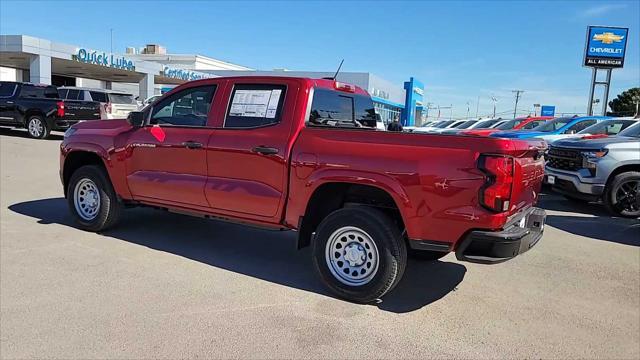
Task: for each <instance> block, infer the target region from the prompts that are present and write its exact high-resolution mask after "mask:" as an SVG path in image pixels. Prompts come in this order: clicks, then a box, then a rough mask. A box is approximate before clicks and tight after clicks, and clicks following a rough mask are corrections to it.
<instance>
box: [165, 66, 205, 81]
mask: <svg viewBox="0 0 640 360" xmlns="http://www.w3.org/2000/svg"><path fill="white" fill-rule="evenodd" d="M162 74H163V75H164V76H165V77H168V78H172V79H179V80H185V81H192V80H200V79H205V78H209V77H211V75H209V74H205V73H201V72H196V71H191V70H184V69H174V68H170V67H168V66H165V67H164V69H163V71H162Z"/></svg>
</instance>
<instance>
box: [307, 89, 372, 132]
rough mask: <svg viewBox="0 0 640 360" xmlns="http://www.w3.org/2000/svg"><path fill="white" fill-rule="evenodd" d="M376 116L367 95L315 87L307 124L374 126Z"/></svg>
mask: <svg viewBox="0 0 640 360" xmlns="http://www.w3.org/2000/svg"><path fill="white" fill-rule="evenodd" d="M378 116H379V115H378V114H377V113H376V111H375V108H374V107H373V102H372V101H371V98H369V97H368V96H364V95H357V94H350V93H342V92H339V91H334V90H328V89H322V88H316V89H315V90H314V94H313V103H312V104H311V113H310V115H309V122H308V125H309V126H328V127H355V128H375V127H376V122H377V120H378Z"/></svg>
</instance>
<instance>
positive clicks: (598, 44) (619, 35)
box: [584, 26, 629, 68]
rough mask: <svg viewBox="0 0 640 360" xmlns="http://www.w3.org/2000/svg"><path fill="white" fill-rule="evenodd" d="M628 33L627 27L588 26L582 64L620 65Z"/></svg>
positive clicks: (615, 66) (618, 66)
mask: <svg viewBox="0 0 640 360" xmlns="http://www.w3.org/2000/svg"><path fill="white" fill-rule="evenodd" d="M628 34H629V29H628V28H618V27H608V26H589V28H588V29H587V45H586V48H585V51H584V65H585V66H589V67H600V68H620V67H622V66H623V65H624V55H625V50H626V48H627V36H628Z"/></svg>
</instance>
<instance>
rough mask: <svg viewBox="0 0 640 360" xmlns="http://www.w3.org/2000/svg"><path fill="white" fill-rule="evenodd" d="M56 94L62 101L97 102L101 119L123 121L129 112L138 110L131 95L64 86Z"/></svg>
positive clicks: (136, 103)
mask: <svg viewBox="0 0 640 360" xmlns="http://www.w3.org/2000/svg"><path fill="white" fill-rule="evenodd" d="M58 94H59V95H60V98H61V99H64V100H88V101H97V102H99V103H100V105H101V106H100V110H101V117H102V119H124V118H126V117H127V116H128V115H129V113H130V112H132V111H137V110H139V107H138V102H137V101H136V99H135V97H134V96H133V95H132V94H127V93H123V92H118V91H114V90H105V89H90V88H81V87H74V86H64V87H59V88H58Z"/></svg>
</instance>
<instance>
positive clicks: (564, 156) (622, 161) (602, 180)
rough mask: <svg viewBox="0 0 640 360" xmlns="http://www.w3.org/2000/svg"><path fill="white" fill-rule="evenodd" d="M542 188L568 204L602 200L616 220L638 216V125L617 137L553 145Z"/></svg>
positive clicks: (639, 171)
mask: <svg viewBox="0 0 640 360" xmlns="http://www.w3.org/2000/svg"><path fill="white" fill-rule="evenodd" d="M544 181H545V183H546V184H549V185H551V187H552V189H553V190H554V191H555V192H558V193H561V194H563V195H564V196H565V197H567V198H569V199H572V200H584V201H598V200H602V202H603V203H604V205H605V206H606V207H607V209H608V210H609V211H610V212H611V213H613V214H614V215H616V216H623V217H631V218H636V217H639V216H640V123H636V124H634V125H632V126H630V127H628V128H627V129H625V130H623V131H622V132H620V133H619V134H618V136H598V135H594V136H586V137H583V138H580V139H566V140H558V141H555V142H554V143H553V144H552V145H551V146H550V147H549V152H548V154H547V164H546V167H545V179H544Z"/></svg>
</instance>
